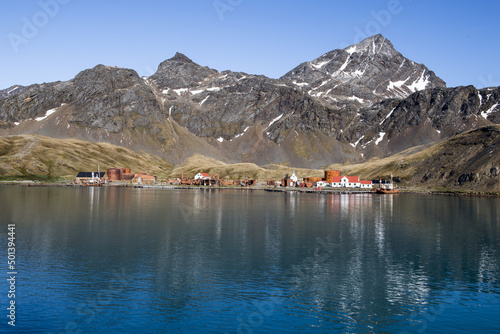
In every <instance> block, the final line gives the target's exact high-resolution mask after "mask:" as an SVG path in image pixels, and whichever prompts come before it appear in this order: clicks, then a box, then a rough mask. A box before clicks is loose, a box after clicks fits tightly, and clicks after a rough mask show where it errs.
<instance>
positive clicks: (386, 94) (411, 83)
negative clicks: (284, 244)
mask: <svg viewBox="0 0 500 334" xmlns="http://www.w3.org/2000/svg"><path fill="white" fill-rule="evenodd" d="M281 79H282V80H286V81H288V82H291V83H293V84H294V85H296V86H299V87H301V88H303V89H304V90H306V91H307V92H308V94H309V95H311V96H313V97H316V98H319V99H322V100H325V101H326V102H330V103H335V102H338V101H343V100H344V101H345V100H347V101H357V102H359V103H360V104H363V105H364V104H371V103H373V102H374V101H380V100H383V99H389V98H405V97H407V96H408V95H409V94H411V93H414V92H416V91H420V90H424V89H430V88H435V87H440V88H444V87H446V84H445V82H444V81H443V80H441V79H440V78H438V77H437V76H436V75H435V74H434V72H432V71H430V70H429V69H428V68H427V67H425V66H424V65H422V64H416V63H415V62H413V61H411V60H409V59H407V58H405V57H403V55H402V54H401V53H399V52H398V51H396V49H394V46H393V45H392V43H391V42H390V41H389V40H387V39H386V38H385V37H383V36H382V35H375V36H372V37H370V38H367V39H365V40H363V41H361V42H360V43H359V44H356V45H352V46H350V47H347V48H345V49H343V50H333V51H330V52H328V53H325V54H324V55H322V56H321V57H319V58H316V59H315V60H313V61H310V62H305V63H302V64H300V65H299V66H297V67H296V68H294V69H293V70H291V71H290V72H288V73H287V74H285V75H284V76H283V77H282V78H281Z"/></svg>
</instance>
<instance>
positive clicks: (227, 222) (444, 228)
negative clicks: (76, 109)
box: [0, 186, 500, 333]
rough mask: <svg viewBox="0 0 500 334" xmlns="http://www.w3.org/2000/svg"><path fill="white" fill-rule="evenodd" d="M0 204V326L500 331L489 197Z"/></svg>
mask: <svg viewBox="0 0 500 334" xmlns="http://www.w3.org/2000/svg"><path fill="white" fill-rule="evenodd" d="M0 212H1V217H2V218H1V219H2V230H1V233H0V237H1V238H2V240H4V241H2V245H4V246H2V247H3V248H4V250H3V251H2V252H0V254H3V255H0V256H3V257H4V259H5V261H4V260H2V261H1V263H2V266H1V267H0V270H1V271H0V273H2V275H3V276H4V277H6V278H7V276H8V275H7V272H8V268H7V264H6V262H7V232H8V231H7V224H15V225H16V238H17V239H16V257H17V258H16V260H17V267H16V270H17V275H16V298H15V301H16V327H15V328H13V327H12V326H9V325H8V324H7V322H8V321H9V320H8V318H7V312H8V311H7V310H6V308H7V307H8V303H9V298H8V297H7V293H8V291H9V285H8V283H6V280H2V281H4V283H3V284H2V285H0V289H2V292H0V307H1V309H2V310H4V311H0V313H1V312H3V315H2V316H1V317H0V331H1V332H5V333H10V332H12V333H94V332H102V333H167V332H168V333H170V332H171V333H267V332H283V333H330V332H338V333H371V332H373V333H402V332H403V333H404V332H410V333H443V332H453V333H472V332H474V333H479V332H480V333H498V332H500V321H499V320H498V319H499V317H498V314H500V275H499V274H500V266H499V264H500V223H499V217H500V200H499V199H495V198H462V197H446V196H430V195H412V194H399V195H383V196H380V195H372V194H366V195H319V194H298V193H291V194H282V193H268V192H263V191H241V190H221V191H218V190H211V191H210V190H206V191H202V190H161V189H157V190H155V189H122V188H100V189H99V188H69V187H67V188H32V187H30V188H28V187H16V186H0ZM1 319H3V320H1Z"/></svg>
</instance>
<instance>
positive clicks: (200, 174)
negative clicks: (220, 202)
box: [194, 173, 212, 180]
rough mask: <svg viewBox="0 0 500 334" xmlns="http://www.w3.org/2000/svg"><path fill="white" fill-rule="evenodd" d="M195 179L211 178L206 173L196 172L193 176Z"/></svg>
mask: <svg viewBox="0 0 500 334" xmlns="http://www.w3.org/2000/svg"><path fill="white" fill-rule="evenodd" d="M194 179H195V180H210V179H212V178H211V177H210V175H208V174H207V173H198V174H196V175H195V176H194Z"/></svg>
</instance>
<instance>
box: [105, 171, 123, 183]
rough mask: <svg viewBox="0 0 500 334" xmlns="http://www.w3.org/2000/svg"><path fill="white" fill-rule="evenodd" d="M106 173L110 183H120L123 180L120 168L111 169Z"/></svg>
mask: <svg viewBox="0 0 500 334" xmlns="http://www.w3.org/2000/svg"><path fill="white" fill-rule="evenodd" d="M106 173H107V174H108V180H109V181H120V180H121V179H122V172H121V170H120V169H119V168H110V169H108V170H107V171H106Z"/></svg>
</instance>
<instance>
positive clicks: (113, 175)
mask: <svg viewBox="0 0 500 334" xmlns="http://www.w3.org/2000/svg"><path fill="white" fill-rule="evenodd" d="M112 181H124V182H129V183H132V184H137V185H153V184H155V183H156V181H157V179H156V176H154V175H151V174H148V173H142V172H139V173H132V172H131V171H130V168H110V169H108V170H107V171H106V172H79V173H78V175H77V176H76V179H75V183H76V184H80V185H102V184H104V183H108V182H112Z"/></svg>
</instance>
